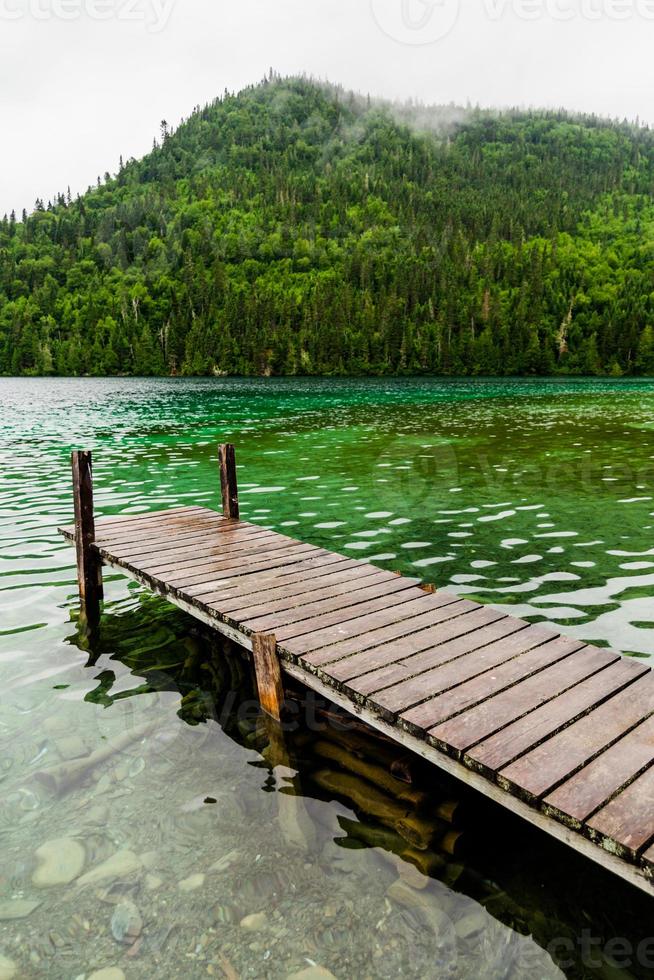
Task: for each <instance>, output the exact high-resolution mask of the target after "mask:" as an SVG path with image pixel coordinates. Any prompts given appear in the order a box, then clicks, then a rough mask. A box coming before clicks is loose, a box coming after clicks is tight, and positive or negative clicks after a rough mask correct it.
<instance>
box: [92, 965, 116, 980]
mask: <svg viewBox="0 0 654 980" xmlns="http://www.w3.org/2000/svg"><path fill="white" fill-rule="evenodd" d="M88 980H125V974H124V973H123V971H122V970H120V969H119V968H118V967H117V966H106V967H104V969H102V970H96V971H95V973H92V974H91V975H90V977H89V978H88Z"/></svg>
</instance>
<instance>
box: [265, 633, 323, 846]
mask: <svg viewBox="0 0 654 980" xmlns="http://www.w3.org/2000/svg"><path fill="white" fill-rule="evenodd" d="M252 653H253V656H254V670H255V674H256V678H257V690H258V692H259V701H260V702H261V707H262V709H263V712H264V724H265V729H266V733H267V735H268V749H267V752H266V759H267V761H268V762H269V764H270V766H271V768H272V769H273V771H274V774H275V780H276V782H277V820H278V823H279V829H280V831H281V834H282V837H283V838H284V840H285V841H286V843H287V844H288V845H290V846H292V847H296V848H299V849H301V850H303V851H309V850H314V849H315V847H316V829H315V827H314V825H313V822H312V820H311V818H310V817H309V814H308V813H307V810H306V807H305V805H304V800H303V799H302V795H301V788H300V787H299V786H298V785H297V778H298V773H297V770H296V769H295V768H294V767H293V764H292V760H291V753H290V752H289V748H288V745H287V743H286V735H285V732H284V724H283V721H282V715H283V710H284V687H283V684H282V671H281V666H280V663H279V656H278V653H277V640H276V639H275V637H274V636H272V635H268V634H265V633H255V634H254V636H253V637H252Z"/></svg>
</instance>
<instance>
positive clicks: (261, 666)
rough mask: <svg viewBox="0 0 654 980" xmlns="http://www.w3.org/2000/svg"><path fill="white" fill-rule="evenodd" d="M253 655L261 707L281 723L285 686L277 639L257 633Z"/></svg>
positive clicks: (253, 638)
mask: <svg viewBox="0 0 654 980" xmlns="http://www.w3.org/2000/svg"><path fill="white" fill-rule="evenodd" d="M252 655H253V657H254V672H255V674H256V678H257V690H258V692H259V701H260V702H261V707H262V708H263V710H264V711H265V713H266V714H267V715H269V716H270V717H271V718H274V719H275V721H281V718H282V709H283V707H284V686H283V684H282V670H281V666H280V663H279V657H278V655H277V640H276V639H275V637H274V636H272V635H269V634H266V633H255V634H254V636H253V637H252Z"/></svg>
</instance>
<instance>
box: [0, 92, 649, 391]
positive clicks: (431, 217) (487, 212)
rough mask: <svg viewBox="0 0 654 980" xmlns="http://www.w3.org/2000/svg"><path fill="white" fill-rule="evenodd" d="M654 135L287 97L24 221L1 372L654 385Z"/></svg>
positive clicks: (537, 119) (212, 115)
mask: <svg viewBox="0 0 654 980" xmlns="http://www.w3.org/2000/svg"><path fill="white" fill-rule="evenodd" d="M653 187H654V136H653V134H652V133H651V132H650V130H649V129H647V128H644V127H641V126H632V125H629V124H627V123H613V122H608V121H606V120H601V119H598V118H596V117H594V116H583V117H577V116H571V115H568V114H566V113H564V112H505V113H490V112H482V111H479V110H466V111H464V110H461V109H458V108H457V107H454V106H444V107H435V108H431V109H427V108H425V107H421V106H415V105H412V106H408V107H406V106H405V107H402V106H396V105H391V104H385V103H375V102H374V101H371V100H370V99H368V98H360V97H358V96H356V95H354V94H352V93H346V92H344V91H343V90H341V89H339V88H336V87H331V86H326V85H319V84H316V83H315V82H313V81H311V80H309V79H304V78H294V79H279V78H277V77H275V76H274V75H271V76H269V77H267V78H266V79H265V80H264V82H262V83H261V84H260V85H258V86H254V87H251V88H248V89H246V90H245V91H243V92H241V93H240V94H238V95H230V94H228V93H225V95H224V96H223V97H222V98H220V99H218V100H216V101H215V102H214V103H212V104H211V105H207V106H205V107H204V108H199V109H197V110H196V111H195V112H194V113H193V115H192V116H191V117H190V118H189V119H188V120H186V121H185V122H183V123H182V124H181V125H180V126H179V127H178V129H177V130H175V131H174V130H172V129H171V128H170V126H169V125H168V123H166V122H165V121H162V124H161V140H160V142H156V143H155V145H154V148H153V150H152V152H151V153H150V154H148V155H147V156H146V157H145V158H144V159H142V160H140V161H135V160H131V161H127V162H123V161H122V159H121V165H120V169H119V172H118V174H117V175H116V177H113V178H112V177H110V176H109V175H106V176H105V179H104V181H100V182H99V184H98V186H97V187H93V188H92V189H89V191H88V192H87V193H86V194H85V195H83V196H81V197H78V198H77V200H72V199H71V195H70V192H68V193H67V194H58V195H56V197H55V199H54V202H53V203H49V204H48V205H47V206H45V205H44V203H43V201H41V200H39V201H38V202H37V205H36V207H35V210H34V212H33V213H32V214H30V215H28V214H26V213H23V216H22V220H21V221H17V220H16V215H15V214H14V213H13V212H12V214H11V215H10V216H9V217H5V218H4V219H3V220H2V221H0V373H4V374H8V373H12V374H177V373H184V374H230V373H231V374H234V373H238V374H245V375H247V374H347V373H351V374H391V373H399V374H404V373H406V374H414V373H434V374H438V373H440V374H477V375H478V374H518V373H525V374H541V375H545V374H551V373H573V374H614V375H619V374H628V373H631V374H634V373H639V374H654V335H653V327H652V325H653V324H654V203H653V201H652V189H653Z"/></svg>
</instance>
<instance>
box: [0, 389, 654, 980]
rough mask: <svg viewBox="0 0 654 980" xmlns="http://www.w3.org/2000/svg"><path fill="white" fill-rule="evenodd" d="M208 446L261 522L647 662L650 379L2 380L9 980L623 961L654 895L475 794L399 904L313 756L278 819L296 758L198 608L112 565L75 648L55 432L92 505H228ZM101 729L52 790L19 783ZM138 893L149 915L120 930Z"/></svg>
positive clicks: (1, 926) (2, 793)
mask: <svg viewBox="0 0 654 980" xmlns="http://www.w3.org/2000/svg"><path fill="white" fill-rule="evenodd" d="M219 441H232V442H234V443H235V444H236V445H237V453H238V462H239V481H240V488H241V511H242V514H243V516H244V517H245V518H247V519H249V520H251V521H254V522H256V523H260V524H262V525H265V526H268V527H273V528H276V529H279V530H284V531H285V532H286V533H288V534H291V535H293V536H294V537H297V538H301V539H303V540H306V541H309V542H311V543H313V544H316V545H321V546H325V547H329V548H331V549H333V550H337V551H342V552H344V553H346V554H351V555H353V556H357V557H365V558H367V559H369V560H371V561H372V562H374V563H376V564H379V565H380V566H383V567H386V568H392V569H397V570H398V571H402V572H405V573H410V574H413V575H416V574H418V575H421V576H422V577H424V578H425V580H427V581H431V582H435V583H437V584H438V585H439V586H446V587H447V588H449V589H454V590H456V591H458V592H460V593H461V594H465V595H471V596H475V597H477V598H479V599H481V600H482V601H488V602H492V603H493V604H494V605H496V606H499V607H501V608H504V609H506V610H507V611H511V612H513V613H516V614H518V615H521V616H525V617H527V618H529V619H530V620H532V621H534V622H538V621H544V620H548V621H551V622H552V623H554V624H556V625H557V626H560V627H561V628H563V629H564V630H565V632H566V633H568V634H571V635H573V636H577V637H579V638H582V639H584V640H590V641H593V642H595V643H598V644H601V645H606V646H612V647H615V648H616V649H618V650H621V651H623V652H627V653H630V654H632V655H635V656H639V657H643V658H649V657H651V656H652V655H654V603H653V602H652V592H653V589H654V540H653V539H654V535H653V534H652V527H653V525H654V383H652V382H648V381H637V382H636V381H571V382H565V381H553V382H543V381H537V382H536V381H534V382H531V381H520V380H518V381H485V380H480V381H477V382H474V381H473V382H471V381H466V382H458V381H424V380H421V381H405V380H402V381H360V382H359V381H357V382H350V381H315V380H310V381H302V380H293V381H280V380H252V381H238V380H227V379H216V380H197V381H195V380H193V381H189V380H177V379H172V380H131V379H113V380H100V379H97V380H95V379H93V380H75V381H69V380H60V379H52V380H20V381H14V380H11V379H9V380H0V540H1V545H0V610H1V613H2V615H1V617H0V749H1V754H0V846H1V851H0V956H4V957H6V958H8V959H9V960H11V961H12V962H13V964H14V966H15V968H16V973H15V975H16V976H18V977H21V978H22V977H28V978H31V977H54V978H73V977H78V976H86V977H89V976H90V975H91V974H92V973H93V971H94V970H98V969H100V968H103V967H112V966H113V967H117V968H119V969H122V970H123V972H124V974H125V976H126V977H127V978H137V977H143V978H150V977H153V976H163V977H166V978H168V977H178V976H179V977H181V976H185V977H189V976H192V977H204V976H211V975H213V976H218V977H222V976H225V977H232V976H244V977H249V976H252V977H259V976H261V977H268V976H270V977H282V978H283V977H287V976H289V975H292V974H293V973H294V972H297V971H300V970H303V969H310V968H311V964H319V965H321V966H322V967H324V968H325V969H329V970H331V971H332V973H333V974H334V975H335V976H337V977H338V978H339V980H344V978H350V977H356V978H358V977H362V978H363V977H377V976H380V977H386V976H388V977H391V976H393V977H396V976H403V977H404V976H406V977H426V976H429V977H432V976H433V977H442V976H447V977H466V976H473V975H476V976H482V977H497V978H500V977H523V976H524V977H534V976H536V977H540V976H542V977H550V976H557V975H560V974H559V973H558V971H557V967H555V965H554V963H553V961H552V959H551V958H550V957H549V956H548V955H547V953H546V952H544V947H549V948H550V949H555V948H556V949H557V950H558V951H559V952H560V950H561V948H563V947H560V941H561V940H563V941H565V943H569V944H571V947H572V950H573V951H572V952H570V951H569V950H568V946H567V945H566V946H565V949H566V950H567V952H566V957H565V959H566V965H565V972H567V973H568V974H569V975H570V976H605V977H610V976H613V975H614V974H612V972H611V970H612V969H613V967H611V966H610V964H609V962H608V961H607V958H606V957H607V956H609V953H610V952H611V947H610V946H609V947H607V946H606V943H607V942H609V941H610V940H613V939H615V938H616V937H623V938H624V939H625V940H626V942H627V943H628V944H629V945H630V947H631V948H634V949H635V948H636V947H637V946H638V944H639V943H642V941H643V940H644V939H646V938H647V937H648V936H650V935H654V927H650V926H649V925H648V923H649V920H650V918H651V911H652V906H651V902H650V901H649V900H648V899H646V898H645V897H642V896H640V895H639V894H637V893H635V892H633V891H632V890H631V889H629V888H628V887H626V886H621V885H619V884H618V883H617V882H616V881H614V879H613V878H611V877H609V876H606V875H604V874H602V873H601V872H599V871H597V872H596V871H594V870H592V869H590V868H589V867H588V866H587V865H586V864H585V863H583V862H578V860H577V859H576V858H574V856H572V855H570V854H569V853H568V852H567V851H564V850H562V849H561V848H559V847H558V846H556V845H554V844H551V843H550V842H548V841H545V840H543V839H542V836H541V835H538V834H534V833H533V832H530V831H528V830H526V829H524V828H522V826H521V825H518V824H515V823H514V822H512V821H509V820H507V819H506V818H505V817H504V816H503V815H500V816H499V817H498V815H497V813H495V812H494V811H491V810H487V809H486V808H485V807H484V806H482V804H480V803H478V801H474V800H473V801H469V812H470V811H472V817H470V816H469V818H468V819H469V826H467V827H466V830H465V834H466V839H467V840H469V841H470V847H469V850H468V852H467V853H466V857H465V860H462V861H460V862H452V863H451V865H448V869H449V870H448V871H447V873H444V874H442V875H441V876H440V880H438V878H436V879H435V880H433V881H431V882H429V883H428V887H427V888H426V889H425V890H424V891H423V890H421V889H416V888H411V889H410V895H421V896H423V897H422V899H421V900H420V902H419V903H418V905H417V906H416V907H412V906H411V903H410V901H409V902H408V904H407V897H406V895H404V898H402V896H401V895H399V896H398V890H397V888H395V889H394V888H393V886H394V885H397V879H398V873H399V872H398V865H397V864H396V863H394V862H393V860H391V858H390V855H389V854H388V853H386V852H385V851H384V849H383V848H374V849H358V848H355V847H354V846H353V845H354V841H352V840H351V839H349V838H351V836H352V834H351V833H348V832H345V834H344V832H343V829H342V827H341V826H340V825H339V824H338V817H339V815H340V816H341V817H343V816H344V815H345V816H349V817H354V816H355V815H354V814H353V812H352V811H351V810H350V809H348V807H347V805H346V803H345V802H344V801H340V802H338V801H332V800H330V799H329V798H328V797H329V794H326V793H324V792H321V791H320V790H319V789H318V788H317V787H316V786H315V783H314V782H313V781H312V765H313V763H312V762H311V760H306V759H298V760H296V763H295V765H296V768H297V769H298V770H299V777H298V779H297V780H296V792H298V793H300V794H301V796H299V797H297V798H296V799H297V800H300V801H301V802H302V806H303V808H304V809H303V813H304V815H305V818H306V821H308V822H309V825H310V828H311V829H310V831H307V835H306V841H305V843H304V844H303V845H301V846H299V845H298V841H297V840H293V839H292V838H293V834H291V833H290V832H289V827H288V825H287V824H286V823H285V821H287V820H288V819H289V818H288V815H287V814H286V811H285V809H284V806H281V805H280V798H281V802H282V804H284V803H285V801H284V799H283V796H284V794H280V793H279V792H277V791H278V790H279V789H280V788H282V787H283V786H284V785H286V786H287V789H288V787H289V783H288V779H289V778H290V775H289V774H286V775H284V774H283V772H280V771H279V770H276V771H275V772H274V773H272V774H271V773H270V770H269V768H268V767H267V764H266V762H265V760H262V756H261V753H260V751H259V750H260V748H261V746H260V745H259V744H258V743H257V736H256V733H254V734H253V732H252V727H253V725H254V722H253V721H252V720H251V719H248V718H246V717H245V716H243V717H240V718H239V719H238V721H237V722H236V723H235V722H234V717H235V715H234V711H235V705H238V704H240V703H246V702H248V699H251V682H250V680H249V678H248V676H247V666H246V665H243V664H242V663H240V661H238V660H237V661H235V662H234V661H233V658H232V659H230V660H226V659H224V657H223V656H222V654H221V653H220V652H219V653H218V654H217V655H216V654H215V651H214V658H213V663H214V667H213V668H212V666H211V665H212V652H211V649H210V644H209V643H208V641H207V640H206V639H205V638H203V637H201V636H197V635H195V633H194V624H193V622H192V621H191V620H189V619H188V618H187V617H185V616H183V615H182V614H181V613H178V612H177V611H175V610H171V608H170V607H169V606H167V605H166V604H165V603H164V602H161V601H159V600H157V599H154V598H153V597H150V596H147V595H146V594H144V593H143V592H142V591H141V590H140V589H138V588H137V587H136V586H135V585H134V584H133V583H132V584H130V583H128V582H127V581H126V580H125V579H123V578H121V577H120V576H117V575H107V576H106V578H105V582H106V589H105V591H106V603H105V617H104V621H103V625H102V632H101V637H100V641H99V645H98V646H97V647H94V648H93V649H92V650H89V649H88V646H87V644H86V641H85V640H84V638H83V637H81V636H80V635H79V632H78V629H77V623H76V616H77V599H76V588H75V572H74V561H73V552H72V549H71V548H70V547H69V546H67V545H66V544H65V543H64V542H63V541H62V540H61V539H59V537H58V536H57V534H56V531H55V528H56V526H57V524H58V523H63V522H67V521H69V520H70V516H71V499H70V493H71V490H70V477H69V459H68V457H69V452H70V449H71V448H74V447H77V448H89V449H92V450H93V451H94V460H95V467H94V470H95V484H96V509H97V511H98V512H99V513H104V514H108V513H118V512H121V513H138V512H141V511H145V510H150V509H154V508H161V507H167V506H171V505H176V504H186V503H202V504H206V505H208V506H212V507H216V508H218V506H219V505H218V492H219V487H218V475H217V468H216V459H215V456H216V453H215V447H216V444H217V443H218V442H219ZM216 657H217V659H218V660H219V661H221V662H222V663H223V667H222V668H221V670H222V674H221V676H220V678H218V679H217V678H216V677H215V676H214V672H215V669H216V668H215V662H216ZM228 663H229V664H231V665H232V666H231V667H230V671H229V674H228V676H226V675H225V670H226V667H225V665H226V664H228ZM234 663H236V666H234ZM226 691H227V693H230V692H231V693H232V694H233V695H234V697H235V698H236V700H234V697H233V698H232V701H231V707H230V710H229V711H228V712H227V714H225V713H224V712H222V713H221V710H218V708H219V706H220V704H223V703H224V701H225V696H226V694H225V692H226ZM143 724H147V725H148V726H149V727H148V730H147V732H146V733H145V734H141V737H137V736H139V734H140V729H139V727H138V726H141V725H143ZM126 733H127V734H130V740H126V739H123V742H125V743H126V744H123V742H120V741H119V742H116V740H117V739H119V740H120V739H121V737H122V736H125V734H126ZM299 742H300V744H306V739H304V741H303V739H302V738H300V739H299ZM116 745H118V748H117V749H116V751H114V752H113V753H111V754H110V755H109V757H108V758H107V760H106V762H104V763H103V764H101V765H99V766H97V767H95V768H94V769H93V770H91V772H90V773H89V774H87V775H86V776H85V777H84V778H83V779H81V780H80V781H78V782H75V783H74V784H72V785H71V786H69V787H67V788H66V789H65V790H64V791H62V792H59V793H55V792H52V789H51V788H48V786H47V785H46V783H44V781H43V780H42V779H40V778H35V774H37V773H40V772H43V771H44V770H49V769H51V768H52V767H54V766H61V765H62V764H70V765H73V764H74V762H75V759H76V758H77V759H79V758H80V757H81V758H85V757H86V756H87V755H88V753H92V752H95V751H97V750H98V749H101V748H103V747H106V746H109V747H110V748H111V747H115V746H116ZM442 792H443V793H444V794H445V796H448V795H451V794H452V793H455V794H456V793H457V792H458V790H457V788H456V787H444V788H443V791H442ZM464 795H465V794H464ZM326 797H327V798H326ZM205 800H215V801H216V802H215V803H205ZM344 837H345V841H344V840H343V838H344ZM59 839H65V840H67V841H69V842H70V841H73V842H74V844H73V845H72V846H71V845H70V843H69V844H67V845H56V846H55V849H56V848H59V851H60V852H61V853H63V852H64V851H66V848H68V850H69V851H70V852H71V853H70V854H69V855H68V860H69V866H72V865H70V862H72V864H73V865H74V863H75V855H77V858H78V859H79V860H80V861H82V862H83V868H82V869H81V870H78V874H77V876H76V878H77V880H73V881H70V882H61V883H59V884H52V885H50V886H48V887H38V882H39V877H38V872H37V879H36V883H35V881H34V880H33V875H34V872H35V868H38V865H39V859H38V856H37V855H36V851H37V849H38V848H40V847H41V845H43V844H44V842H48V841H53V840H59ZM344 844H345V845H346V846H344ZM71 848H72V849H71ZM125 851H126V852H128V857H127V858H125V857H124V855H123V857H122V858H121V860H123V861H124V862H125V863H124V864H123V866H122V868H121V869H118V870H117V871H116V873H114V874H113V876H111V875H110V876H109V877H107V878H104V879H103V880H102V881H99V882H98V881H96V882H91V883H89V884H84V883H82V884H81V885H80V884H79V876H80V875H81V874H86V873H87V872H89V871H90V870H93V869H94V868H96V867H97V866H98V865H101V864H102V862H104V861H106V860H111V859H112V858H113V857H115V855H116V853H117V852H118V853H120V852H125ZM80 853H81V857H80ZM130 862H131V863H130ZM41 864H42V859H41ZM67 867H68V866H67ZM64 870H65V869H64ZM70 873H71V872H70V871H69V874H70ZM67 876H68V875H67V874H65V873H64V874H63V875H62V877H64V878H65V877H67ZM193 876H195V877H193ZM197 876H203V877H197ZM188 879H190V881H189V880H188ZM83 881H84V879H82V882H83ZM180 883H181V887H180ZM424 883H425V882H423V884H424ZM389 889H390V891H389ZM400 891H401V889H400ZM35 903H38V904H35ZM134 909H137V910H138V916H139V918H140V926H139V929H138V930H137V931H139V932H140V935H139V937H138V939H137V940H136V942H134V943H133V944H129V943H127V942H119V941H118V940H117V938H116V935H117V934H118V935H120V928H121V927H120V921H119V920H120V916H121V915H123V916H124V915H125V914H126V910H127V912H129V911H130V910H131V912H132V913H134ZM18 913H20V917H18ZM253 914H254V915H258V916H259V918H258V919H255V920H254V923H252V921H251V920H248V919H247V916H249V915H253ZM116 915H118V920H117V919H116ZM9 916H12V918H11V919H9ZM439 916H440V918H438V917H439ZM244 918H245V920H246V921H245V924H244V925H241V922H242V920H243V919H244ZM437 920H438V922H437ZM112 922H113V926H112ZM435 923H436V924H435ZM438 923H440V924H438ZM253 925H254V928H252V926H253ZM584 930H587V931H588V930H590V932H592V935H593V937H597V943H596V944H595V945H594V946H593V953H592V955H591V954H589V953H588V951H587V950H586V952H585V953H584V950H583V948H582V945H580V941H583V936H584V935H585V933H584ZM530 935H531V936H533V937H534V938H533V939H531V938H528V937H529V936H530ZM557 941H559V946H556V942H557ZM552 943H554V944H555V945H554V946H552V945H551V944H552ZM598 949H601V950H603V951H604V954H605V955H604V958H603V959H602V957H601V956H600V954H599V953H598V952H597V950H598ZM614 952H615V950H614ZM598 957H599V958H598ZM630 960H633V962H632V963H631V965H630V968H629V971H628V972H626V973H625V972H621V973H620V974H619V975H620V976H629V975H630V974H633V975H639V976H641V975H642V976H646V975H648V964H647V962H646V955H645V953H644V952H643V949H642V948H641V952H640V954H639V955H638V956H633V957H631V958H630ZM2 962H3V961H2V960H1V959H0V976H2ZM624 962H626V960H625V959H624V957H623V959H622V960H621V963H624ZM652 966H654V963H650V964H649V974H650V975H651V967H652ZM6 969H7V971H9V968H8V967H7V968H6ZM7 975H9V972H8V973H7Z"/></svg>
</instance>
